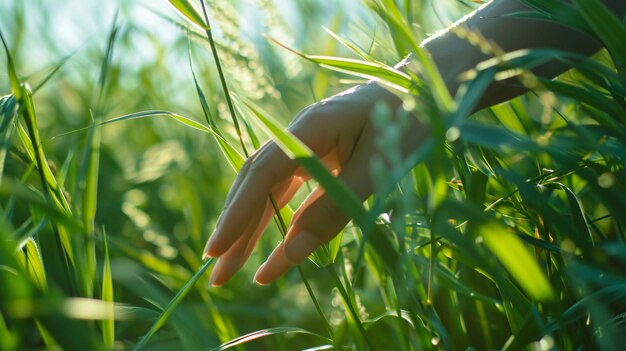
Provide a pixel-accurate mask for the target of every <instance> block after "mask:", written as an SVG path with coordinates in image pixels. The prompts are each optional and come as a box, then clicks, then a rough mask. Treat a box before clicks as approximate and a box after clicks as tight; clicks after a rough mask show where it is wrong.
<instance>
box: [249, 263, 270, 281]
mask: <svg viewBox="0 0 626 351" xmlns="http://www.w3.org/2000/svg"><path fill="white" fill-rule="evenodd" d="M265 263H267V262H265ZM265 263H263V264H262V265H261V266H260V267H259V269H257V271H256V273H255V274H254V279H252V281H253V282H254V284H257V285H265V284H263V283H261V282H260V281H259V280H258V279H259V276H260V275H261V274H262V273H261V271H262V270H263V269H264V268H265Z"/></svg>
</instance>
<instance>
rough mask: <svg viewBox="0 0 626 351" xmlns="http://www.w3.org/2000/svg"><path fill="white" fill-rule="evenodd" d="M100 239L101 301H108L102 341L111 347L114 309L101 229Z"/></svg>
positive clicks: (112, 342)
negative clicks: (102, 262)
mask: <svg viewBox="0 0 626 351" xmlns="http://www.w3.org/2000/svg"><path fill="white" fill-rule="evenodd" d="M102 241H103V242H104V264H103V266H102V301H105V302H109V303H110V305H109V306H110V307H109V312H108V313H110V318H107V319H104V320H103V321H102V341H103V343H104V345H105V346H106V347H109V348H112V347H113V345H114V344H115V310H114V308H113V302H114V301H115V299H114V297H113V277H112V275H111V263H110V261H109V244H108V242H107V234H106V231H105V230H104V228H103V229H102Z"/></svg>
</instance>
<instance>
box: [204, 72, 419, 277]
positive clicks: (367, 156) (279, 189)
mask: <svg viewBox="0 0 626 351" xmlns="http://www.w3.org/2000/svg"><path fill="white" fill-rule="evenodd" d="M379 102H384V103H386V104H387V105H388V106H389V107H390V108H391V111H396V110H397V109H398V108H399V106H400V104H401V101H400V99H399V98H398V97H396V96H395V95H394V94H392V93H390V92H389V91H387V90H385V89H384V88H382V87H380V86H378V85H376V84H374V83H369V84H365V85H361V86H357V87H355V88H352V89H349V90H347V91H345V92H343V93H340V94H338V95H335V96H333V97H331V98H329V99H326V100H324V101H321V102H319V103H316V104H313V105H311V106H309V107H307V108H305V109H304V110H302V111H301V112H300V113H299V114H298V115H297V116H296V118H295V120H294V122H293V123H292V124H291V125H290V126H289V128H288V130H289V131H290V132H291V133H293V134H294V135H295V136H296V137H297V138H299V139H300V140H302V142H304V143H305V144H306V145H307V146H308V147H309V148H310V149H311V150H312V151H313V152H314V153H315V154H316V155H317V156H318V157H320V159H321V160H322V161H323V162H324V163H325V164H326V165H327V166H328V168H329V169H330V170H331V171H333V172H334V173H335V174H338V177H339V178H340V179H342V180H343V181H344V182H345V184H347V186H348V187H349V188H350V190H352V191H353V192H354V193H355V194H356V195H357V197H358V198H359V199H360V200H364V199H366V198H367V197H368V196H370V195H371V194H372V181H371V177H370V161H371V159H372V157H373V155H374V154H375V153H376V152H377V150H376V147H375V140H376V138H375V132H376V130H375V128H374V127H373V125H372V122H371V121H370V115H371V112H372V110H373V108H374V106H375V104H376V103H379ZM410 120H411V122H410V124H411V126H410V128H407V129H406V131H405V132H404V135H403V136H402V144H401V145H402V149H403V150H402V152H403V153H405V154H408V153H409V152H411V151H414V150H416V149H417V147H418V146H419V144H420V141H421V140H423V138H424V136H425V135H426V130H425V128H422V127H421V126H420V125H419V123H418V121H417V119H416V118H410ZM307 179H308V177H307V174H306V173H305V172H304V171H303V170H302V169H301V168H300V167H299V166H298V163H297V162H296V161H294V160H291V159H289V158H288V157H287V156H286V155H285V153H283V151H282V150H281V149H280V148H279V147H278V145H276V144H275V143H274V142H272V141H270V142H268V143H266V144H265V145H263V146H262V147H261V148H259V150H257V151H256V152H255V153H254V154H253V155H252V156H250V158H248V160H246V162H245V164H244V166H243V167H242V169H241V171H240V173H239V175H238V176H237V178H236V180H235V182H234V183H233V186H232V188H231V189H230V192H229V193H228V196H227V198H226V204H225V205H224V211H223V213H222V215H221V216H220V219H219V220H218V223H217V226H216V229H215V232H214V233H213V234H212V235H211V237H210V240H209V241H208V242H207V245H206V248H205V250H204V257H205V258H206V257H219V258H218V260H217V263H216V264H215V267H214V269H213V273H212V275H211V280H210V282H211V285H213V286H220V285H222V284H224V283H226V281H228V279H230V277H232V276H233V274H235V273H236V272H237V271H238V270H239V269H240V268H241V267H242V266H243V264H244V263H245V261H246V260H247V259H248V257H250V254H251V253H252V250H253V249H254V247H255V246H256V243H257V241H258V240H259V238H260V236H261V234H262V233H263V231H264V230H265V228H266V226H267V224H268V223H269V221H270V219H271V217H272V216H273V215H274V208H273V206H272V204H271V202H270V200H269V194H270V193H271V194H272V195H273V197H274V199H275V201H276V202H277V204H278V206H279V207H280V208H282V207H283V206H285V205H286V204H287V203H288V202H289V201H290V200H291V198H292V197H293V196H294V194H295V193H296V191H297V190H298V189H299V188H300V186H301V185H302V184H303V182H305V181H306V180H307ZM349 220H350V219H349V218H348V217H347V216H346V215H345V214H344V213H343V212H342V211H341V210H339V209H338V208H337V207H336V206H335V204H334V202H333V200H332V199H331V198H330V197H329V196H327V195H326V194H325V193H324V190H323V189H322V188H321V187H318V188H316V189H315V190H314V191H313V192H312V193H311V194H310V195H309V196H308V197H307V199H306V200H305V201H304V202H303V203H302V205H301V206H300V207H299V208H298V210H297V211H296V212H295V214H294V216H293V220H292V222H291V225H290V226H289V229H288V231H287V235H286V237H285V240H284V241H283V242H281V243H280V244H279V245H278V246H277V247H276V249H274V251H273V252H272V254H271V255H270V257H269V258H268V259H267V261H266V262H265V263H264V264H263V265H262V266H261V267H260V268H259V270H258V271H257V273H256V275H255V278H254V279H255V281H256V282H257V283H259V284H267V283H270V282H272V281H273V280H275V279H276V278H278V277H279V276H281V275H282V274H284V273H286V272H287V271H288V270H289V269H290V268H291V267H292V266H294V265H297V264H300V263H302V262H303V261H305V260H306V259H307V257H308V256H309V254H311V253H312V252H313V251H314V250H315V249H316V248H317V247H319V246H320V245H322V244H323V243H325V242H327V241H329V240H331V239H332V238H333V237H334V236H335V235H337V233H338V232H339V231H340V230H341V229H342V228H343V227H344V226H345V225H346V224H347V223H348V221H349Z"/></svg>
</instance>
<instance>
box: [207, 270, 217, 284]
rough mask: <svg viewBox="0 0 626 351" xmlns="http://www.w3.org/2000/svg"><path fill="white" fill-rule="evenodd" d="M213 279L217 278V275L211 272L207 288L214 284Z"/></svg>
mask: <svg viewBox="0 0 626 351" xmlns="http://www.w3.org/2000/svg"><path fill="white" fill-rule="evenodd" d="M215 279H217V277H216V276H215V274H213V273H211V278H209V288H212V287H214V286H215V285H214V284H215Z"/></svg>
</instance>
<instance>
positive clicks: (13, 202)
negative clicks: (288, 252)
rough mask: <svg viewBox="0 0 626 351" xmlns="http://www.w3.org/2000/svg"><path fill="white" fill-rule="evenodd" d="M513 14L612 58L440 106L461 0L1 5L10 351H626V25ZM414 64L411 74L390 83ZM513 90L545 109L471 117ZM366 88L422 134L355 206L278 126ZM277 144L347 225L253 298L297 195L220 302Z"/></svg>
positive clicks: (540, 6) (2, 227)
mask: <svg viewBox="0 0 626 351" xmlns="http://www.w3.org/2000/svg"><path fill="white" fill-rule="evenodd" d="M523 2H525V3H528V4H529V5H531V6H532V7H533V9H534V10H535V12H533V14H532V16H541V17H544V18H546V19H555V20H558V21H561V22H565V23H567V24H568V25H570V26H572V27H574V28H577V29H579V30H581V31H584V32H586V33H589V34H590V35H593V36H595V37H597V38H598V39H599V40H601V41H602V42H603V43H604V44H605V49H604V50H602V51H601V52H600V53H598V54H597V55H595V56H594V57H593V58H592V59H590V60H584V61H582V62H579V63H578V64H577V66H576V69H573V70H570V71H568V72H567V73H565V74H563V75H562V76H560V77H559V78H558V79H556V80H545V79H541V78H538V77H535V76H533V75H532V73H531V72H530V70H529V69H530V68H532V67H534V66H535V65H537V64H538V63H541V62H542V60H545V59H546V58H548V57H550V58H556V59H558V60H563V61H566V62H574V61H577V60H578V59H579V58H578V57H576V56H575V55H573V54H568V53H563V52H553V51H550V50H537V51H530V52H526V53H525V54H523V55H514V56H511V55H510V56H505V57H499V58H498V60H497V62H496V63H495V64H494V65H492V66H488V67H484V68H483V69H482V70H480V71H475V72H474V73H475V74H474V75H473V77H474V78H472V79H470V80H468V81H467V82H466V83H465V85H464V88H463V89H460V90H459V93H458V94H457V96H450V95H449V93H448V92H447V90H445V89H441V85H440V84H439V82H440V77H439V74H438V72H437V71H436V70H435V69H434V67H433V65H432V62H431V61H430V60H429V59H428V55H427V54H426V53H423V52H422V51H421V50H420V49H419V48H418V47H417V44H418V43H419V42H420V41H421V40H422V39H423V38H425V37H427V35H428V34H429V33H432V32H433V31H435V30H436V29H438V28H442V27H445V26H446V25H448V24H450V23H451V22H452V21H454V20H455V19H456V18H458V17H459V16H461V15H463V14H465V13H468V12H470V11H471V10H472V9H474V8H476V6H477V4H476V3H475V2H472V1H464V0H448V1H426V0H419V1H418V0H415V1H395V2H394V1H393V0H363V1H356V0H352V1H347V0H346V1H329V2H324V1H313V0H307V1H271V0H254V1H253V0H239V1H226V0H213V1H210V2H207V3H206V4H201V3H200V2H199V1H198V2H194V1H192V2H187V1H185V0H170V1H166V0H160V1H124V2H122V1H120V2H119V4H118V3H117V2H110V3H109V2H96V1H76V0H72V1H54V0H37V1H18V0H0V8H2V11H1V12H0V33H1V34H2V45H3V46H2V47H1V48H0V49H1V50H0V51H2V54H0V350H21V349H67V350H74V349H76V350H88V349H106V350H108V349H153V350H180V349H189V350H199V349H209V350H224V349H229V348H234V349H237V350H304V349H307V350H330V349H337V350H431V349H432V350H492V349H506V350H520V349H528V350H582V349H585V350H594V349H601V350H621V349H622V347H623V343H624V341H626V337H625V335H626V303H625V301H626V242H625V241H626V216H625V215H624V214H625V213H626V212H625V211H626V174H625V170H624V165H625V162H626V99H625V97H626V45H625V42H624V38H626V26H624V21H623V20H622V19H618V18H616V17H614V16H613V15H612V14H611V13H609V12H608V11H607V10H606V9H605V8H604V7H603V6H602V5H601V1H599V0H574V1H572V2H571V3H572V4H571V5H569V4H564V3H563V2H559V1H554V2H553V1H547V2H542V1H531V0H524V1H523ZM190 3H192V4H193V5H190ZM172 5H173V6H172ZM205 5H206V8H205V7H204V6H205ZM204 10H206V11H204ZM557 10H558V11H557ZM517 15H520V16H521V15H528V14H517ZM467 34H468V33H464V32H460V33H458V35H467ZM268 38H271V39H273V40H274V41H276V42H279V43H281V44H282V45H284V46H286V47H288V48H290V49H291V50H295V51H297V52H299V53H301V54H300V55H297V54H294V53H293V52H291V51H289V50H286V49H285V48H283V47H281V46H280V45H276V44H275V43H273V42H272V40H268ZM479 44H483V45H486V46H488V43H484V42H483V43H479ZM408 52H413V54H414V57H416V65H415V67H416V69H418V70H419V73H420V74H419V75H414V74H410V75H405V74H400V73H399V72H397V71H395V70H393V69H391V67H393V65H394V64H395V63H397V62H398V61H399V60H400V59H402V58H403V57H404V55H406V53H408ZM494 52H495V51H494ZM500 72H504V73H510V72H515V73H517V74H518V75H519V77H520V81H522V82H524V84H526V85H527V87H528V88H529V89H531V91H530V92H529V93H527V94H526V95H524V96H521V97H519V98H517V99H515V100H512V101H510V102H508V103H505V104H501V105H497V106H494V107H492V108H489V109H486V110H482V111H480V112H477V113H474V114H472V115H469V111H471V110H472V109H473V106H474V104H475V103H476V101H477V97H478V96H480V94H481V92H482V91H483V89H484V88H485V82H486V81H490V80H491V79H492V78H493V77H497V76H498V74H499V73H500ZM367 79H375V80H378V81H379V82H381V84H386V85H388V86H393V87H394V88H393V89H392V90H394V91H395V92H396V93H397V94H398V95H399V96H400V97H402V98H403V99H404V102H405V106H406V107H407V108H408V109H409V110H410V111H412V112H415V113H416V115H420V116H423V118H422V122H423V123H426V124H428V125H429V126H430V128H431V130H432V136H431V138H430V139H429V140H428V141H427V142H426V143H424V145H423V146H422V147H421V149H420V150H419V152H418V153H417V154H415V155H413V156H412V159H411V160H409V161H407V162H403V161H402V160H399V159H398V157H395V156H397V155H398V154H399V150H398V146H397V145H396V144H395V143H394V140H395V139H394V128H396V129H397V128H400V126H398V125H395V124H389V125H388V126H387V128H386V132H385V133H381V136H380V140H379V141H380V143H381V145H385V149H386V150H387V151H388V157H389V160H388V161H389V162H390V164H392V165H393V166H392V167H390V168H385V167H378V168H374V174H375V177H376V184H377V185H378V187H377V190H376V193H375V194H374V195H373V196H372V197H371V198H370V199H368V200H367V201H366V202H365V203H363V204H361V203H358V201H354V200H353V197H352V196H345V193H346V191H347V189H345V186H344V185H343V184H342V183H341V182H339V181H337V180H336V179H335V178H333V177H328V174H329V172H328V170H326V169H325V168H324V167H320V166H319V165H320V164H319V163H316V162H311V160H312V159H313V156H312V155H310V154H308V153H307V150H304V149H302V148H299V144H298V143H297V142H296V141H295V140H294V137H293V136H292V135H290V134H288V133H282V132H280V130H282V128H283V127H284V126H286V125H287V124H288V123H289V121H290V118H291V117H292V116H294V115H295V114H296V113H297V112H298V111H299V110H300V109H301V108H303V107H305V106H306V105H308V104H311V103H313V102H315V101H317V100H319V99H322V98H324V97H327V96H330V95H331V94H333V93H336V92H338V91H341V90H343V89H345V88H346V87H349V86H351V85H354V84H357V83H360V82H364V81H365V80H367ZM376 114H377V115H376V116H375V118H376V119H377V120H380V121H385V119H386V118H388V116H387V114H386V113H385V111H384V110H380V111H376ZM268 138H277V139H280V140H281V142H282V144H283V146H284V147H285V148H286V149H288V150H287V151H290V152H291V153H293V154H295V155H296V156H297V157H298V160H299V161H300V162H303V163H304V164H306V165H308V167H310V168H311V169H310V170H311V171H312V172H311V173H312V174H316V175H317V176H316V177H315V178H316V179H317V180H318V181H319V182H320V183H321V184H322V186H324V187H325V188H326V189H327V191H329V192H331V193H333V194H335V197H336V198H337V199H338V200H339V204H340V207H341V208H342V209H343V210H344V211H345V212H347V213H350V214H351V215H352V217H353V221H352V222H351V224H350V225H348V226H347V227H346V228H345V229H344V230H343V232H342V233H341V234H340V235H339V236H338V238H337V239H335V240H333V241H332V242H331V243H329V244H328V245H327V246H326V247H324V248H323V249H320V250H318V251H317V252H316V253H315V254H314V255H313V256H311V258H310V260H309V261H307V262H305V263H304V264H302V265H301V266H300V269H292V271H291V272H290V273H288V274H287V275H286V276H285V277H283V278H281V279H280V280H278V281H277V282H276V283H274V284H271V285H268V286H258V285H255V284H253V283H252V277H253V275H254V271H255V269H256V267H258V265H259V264H260V263H262V262H263V261H264V260H265V258H266V257H267V256H268V255H269V253H270V252H271V250H272V249H273V247H274V246H275V244H276V243H277V242H278V241H280V240H281V234H284V228H282V227H281V225H278V223H281V222H285V221H286V222H288V221H289V219H290V216H291V214H292V213H293V211H292V208H296V207H297V203H298V200H302V199H303V198H304V197H305V196H306V193H307V190H310V189H311V187H310V186H309V187H305V189H304V190H303V191H302V192H301V193H299V194H298V195H297V196H296V200H295V201H294V202H293V204H292V206H291V207H286V208H285V209H283V210H282V211H281V215H280V218H277V220H276V221H275V224H273V225H272V226H271V227H270V228H269V229H268V230H267V232H266V233H265V235H264V237H263V239H262V240H261V242H260V245H259V247H258V248H257V250H256V251H255V253H254V254H253V255H252V257H251V259H250V261H249V262H248V264H247V265H246V266H245V267H244V269H243V270H242V271H241V272H239V273H238V274H237V275H236V276H235V277H234V278H233V279H232V280H231V281H230V282H229V283H228V284H226V285H225V286H223V287H219V288H208V287H207V285H208V277H209V274H208V273H209V272H210V270H211V264H212V263H213V262H212V261H211V260H208V261H204V262H203V261H202V260H201V258H200V254H201V252H202V249H203V247H204V244H205V242H206V239H207V237H208V235H209V233H211V232H212V230H213V227H214V225H215V221H216V219H217V217H218V215H219V213H220V211H221V207H222V206H223V202H224V199H225V196H226V192H227V191H228V189H229V187H230V184H231V182H232V181H233V179H234V176H235V175H236V172H237V170H238V169H239V167H240V166H241V164H242V162H243V158H244V156H242V155H245V154H246V152H250V151H251V150H254V149H256V148H258V146H259V144H261V143H263V142H264V141H265V140H267V139H268ZM415 165H417V166H415ZM313 183H315V180H314V181H311V185H312V184H313Z"/></svg>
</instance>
